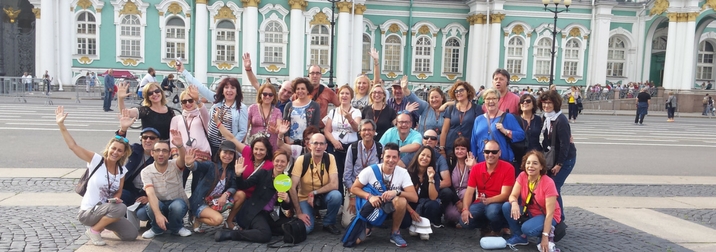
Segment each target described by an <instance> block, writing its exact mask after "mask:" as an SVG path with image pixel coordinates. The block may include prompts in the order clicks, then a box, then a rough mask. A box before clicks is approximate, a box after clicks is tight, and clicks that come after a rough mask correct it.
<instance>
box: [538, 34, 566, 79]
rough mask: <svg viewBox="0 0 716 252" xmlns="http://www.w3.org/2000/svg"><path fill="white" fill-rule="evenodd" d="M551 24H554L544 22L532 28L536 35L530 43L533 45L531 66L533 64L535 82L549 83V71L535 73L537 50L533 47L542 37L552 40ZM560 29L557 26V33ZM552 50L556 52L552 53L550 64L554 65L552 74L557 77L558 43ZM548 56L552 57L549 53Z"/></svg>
mask: <svg viewBox="0 0 716 252" xmlns="http://www.w3.org/2000/svg"><path fill="white" fill-rule="evenodd" d="M553 26H554V25H552V24H546V23H545V24H541V25H540V26H537V28H535V29H534V31H535V33H536V35H537V36H536V37H535V39H534V42H533V44H532V47H533V51H532V52H533V54H532V66H533V67H532V79H533V80H536V81H537V82H540V83H549V73H547V74H537V59H538V58H537V57H536V55H537V50H536V49H534V48H536V47H537V45H538V44H539V41H540V40H542V38H548V39H550V40H552V27H553ZM561 31H562V30H561V29H559V27H557V33H559V32H561ZM557 39H559V38H557ZM551 50H552V48H550V51H551ZM554 50H555V51H556V53H555V54H554V57H555V61H554V62H552V65H553V66H552V67H554V69H555V74H554V76H555V79H557V70H558V69H557V58H558V57H559V54H560V44H555V45H554ZM550 57H552V56H551V55H550ZM550 60H551V59H550Z"/></svg>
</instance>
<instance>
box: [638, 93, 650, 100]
mask: <svg viewBox="0 0 716 252" xmlns="http://www.w3.org/2000/svg"><path fill="white" fill-rule="evenodd" d="M636 99H637V100H638V101H639V102H648V101H649V100H651V95H649V94H647V93H646V92H639V94H638V95H637V96H636Z"/></svg>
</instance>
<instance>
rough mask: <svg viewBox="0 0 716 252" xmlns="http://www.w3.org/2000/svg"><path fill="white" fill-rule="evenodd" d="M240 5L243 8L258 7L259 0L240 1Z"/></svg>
mask: <svg viewBox="0 0 716 252" xmlns="http://www.w3.org/2000/svg"><path fill="white" fill-rule="evenodd" d="M241 3H243V4H244V7H259V4H260V3H261V0H241Z"/></svg>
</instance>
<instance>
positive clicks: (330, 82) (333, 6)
mask: <svg viewBox="0 0 716 252" xmlns="http://www.w3.org/2000/svg"><path fill="white" fill-rule="evenodd" d="M328 1H329V2H331V50H330V53H331V63H330V69H329V70H328V87H329V88H333V87H335V86H336V85H335V84H334V83H333V67H334V66H333V48H335V43H334V42H335V41H336V37H335V36H334V34H335V30H336V28H335V27H336V15H335V13H336V2H339V1H341V0H328Z"/></svg>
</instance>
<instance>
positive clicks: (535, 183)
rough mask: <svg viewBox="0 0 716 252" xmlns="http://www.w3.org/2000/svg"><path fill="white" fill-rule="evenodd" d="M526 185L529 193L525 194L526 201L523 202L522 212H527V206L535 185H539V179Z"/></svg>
mask: <svg viewBox="0 0 716 252" xmlns="http://www.w3.org/2000/svg"><path fill="white" fill-rule="evenodd" d="M527 183H528V187H527V188H528V189H529V191H530V192H529V193H528V194H527V200H525V206H524V208H523V210H522V212H525V211H527V205H529V204H530V200H532V194H533V193H534V190H535V187H536V186H537V183H539V179H537V180H535V181H534V182H527Z"/></svg>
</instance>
